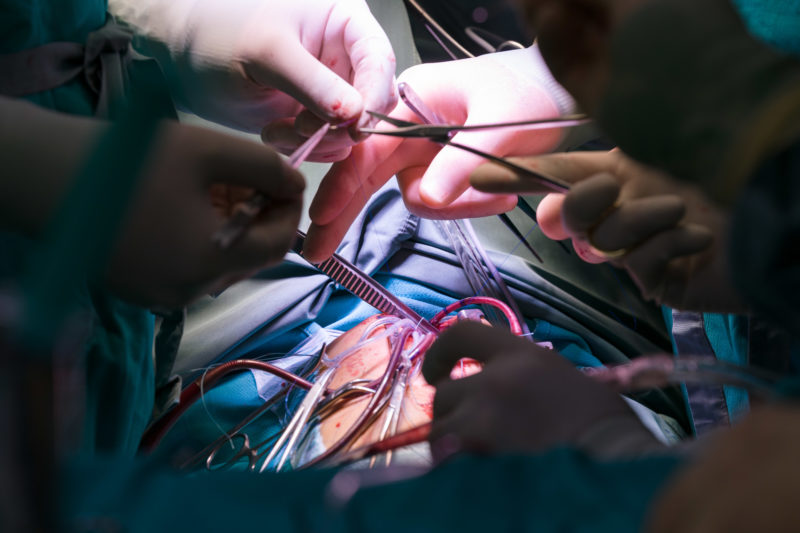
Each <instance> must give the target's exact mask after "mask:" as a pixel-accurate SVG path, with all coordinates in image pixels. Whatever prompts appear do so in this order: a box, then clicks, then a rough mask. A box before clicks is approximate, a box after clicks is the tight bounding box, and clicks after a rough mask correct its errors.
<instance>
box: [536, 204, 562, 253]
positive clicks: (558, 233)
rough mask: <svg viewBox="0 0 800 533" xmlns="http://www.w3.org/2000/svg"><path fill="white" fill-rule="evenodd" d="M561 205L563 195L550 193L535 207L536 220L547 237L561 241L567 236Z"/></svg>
mask: <svg viewBox="0 0 800 533" xmlns="http://www.w3.org/2000/svg"><path fill="white" fill-rule="evenodd" d="M563 206H564V195H563V194H561V193H551V194H548V195H547V196H545V197H544V198H542V200H541V201H540V202H539V206H538V207H537V208H536V220H537V222H538V223H539V228H541V230H542V233H544V234H545V236H546V237H547V238H549V239H553V240H555V241H562V240H564V239H566V238H568V237H569V233H568V232H567V230H566V228H565V227H564V223H563V220H562V218H561V211H562V208H563Z"/></svg>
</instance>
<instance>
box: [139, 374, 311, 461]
mask: <svg viewBox="0 0 800 533" xmlns="http://www.w3.org/2000/svg"><path fill="white" fill-rule="evenodd" d="M242 370H262V371H264V372H269V373H270V374H273V375H275V376H278V377H279V378H281V379H283V380H286V381H288V382H290V383H293V384H294V385H297V386H298V387H301V388H303V389H305V390H310V389H311V387H312V383H311V382H309V381H307V380H305V379H303V378H301V377H300V376H296V375H294V374H292V373H291V372H289V371H288V370H284V369H283V368H280V367H277V366H275V365H272V364H270V363H266V362H264V361H255V360H251V359H237V360H235V361H228V362H227V363H223V364H222V365H220V366H218V367H215V368H212V369H210V370H208V372H206V373H205V374H203V375H202V376H201V377H199V378H197V379H196V380H195V381H194V382H192V384H191V385H189V386H188V387H186V388H185V389H183V391H182V392H181V396H180V401H179V403H178V405H177V406H176V407H175V408H174V409H173V410H171V411H170V412H168V413H167V414H165V415H164V416H162V417H161V418H160V419H158V420H157V421H156V422H155V423H153V424H152V425H151V426H150V427H149V428H147V431H146V432H145V434H144V436H142V441H141V443H140V444H139V450H140V451H142V452H145V453H149V452H152V451H153V450H154V449H155V447H156V446H158V444H159V443H160V442H161V439H163V438H164V435H166V434H167V432H168V431H169V430H170V429H171V428H172V426H174V425H175V422H177V421H178V418H180V416H181V415H182V414H183V413H185V412H186V410H187V409H189V407H191V406H192V405H193V404H194V402H196V401H197V400H198V399H199V398H200V396H201V395H202V393H203V389H212V388H214V387H215V386H216V385H217V384H218V383H219V381H220V380H221V379H222V378H223V377H225V376H227V375H228V374H230V373H232V372H239V371H242Z"/></svg>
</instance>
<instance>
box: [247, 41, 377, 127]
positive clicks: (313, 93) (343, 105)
mask: <svg viewBox="0 0 800 533" xmlns="http://www.w3.org/2000/svg"><path fill="white" fill-rule="evenodd" d="M248 71H249V74H250V76H251V77H252V78H253V80H254V81H255V82H256V83H259V84H261V85H263V86H264V87H274V88H276V89H279V90H281V91H283V92H285V93H287V94H289V95H290V96H292V97H293V98H295V99H296V100H298V101H299V102H300V103H302V104H303V106H305V107H306V108H308V109H309V110H311V111H312V112H313V113H314V114H316V115H317V116H319V117H320V118H323V119H325V120H327V121H330V122H334V123H338V122H343V121H346V120H349V119H351V118H354V117H356V116H358V115H359V114H360V113H361V112H362V110H363V109H364V102H363V99H362V97H361V95H360V94H359V92H358V91H357V90H356V89H355V88H354V87H353V86H351V85H350V84H349V83H347V82H346V81H345V80H343V79H342V78H340V77H339V76H338V75H337V74H336V73H335V72H333V71H332V70H330V69H329V68H328V67H326V66H325V65H323V64H322V63H320V61H319V60H318V59H317V58H316V57H315V56H313V55H312V54H310V53H309V52H308V50H306V49H305V48H303V46H302V44H300V42H299V41H296V40H291V39H287V43H286V44H285V46H284V47H283V48H282V49H281V50H280V53H275V51H274V50H268V51H265V52H264V54H263V55H262V56H261V57H258V58H256V60H255V61H254V65H252V66H250V67H249V68H248Z"/></svg>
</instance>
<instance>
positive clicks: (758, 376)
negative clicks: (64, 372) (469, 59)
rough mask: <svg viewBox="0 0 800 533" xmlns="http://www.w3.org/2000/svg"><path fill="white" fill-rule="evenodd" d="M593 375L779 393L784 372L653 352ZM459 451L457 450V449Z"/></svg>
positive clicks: (631, 382) (373, 449) (656, 384)
mask: <svg viewBox="0 0 800 533" xmlns="http://www.w3.org/2000/svg"><path fill="white" fill-rule="evenodd" d="M582 371H583V372H584V373H585V374H586V375H587V376H588V377H590V378H592V379H594V380H596V381H599V382H600V383H603V384H604V385H606V386H608V387H609V388H611V389H613V390H614V391H615V392H618V393H627V392H635V391H641V390H647V389H654V388H660V387H665V386H668V385H672V384H680V383H706V384H707V383H715V384H723V385H732V386H736V387H742V388H745V389H747V390H749V391H750V392H752V393H756V394H762V395H769V394H774V393H776V385H778V383H779V381H780V376H778V375H776V374H773V373H771V372H768V371H765V370H761V369H759V368H754V367H752V366H740V365H735V364H731V363H726V362H724V361H717V360H715V359H713V358H708V357H700V356H687V357H681V358H676V357H674V356H672V355H653V356H645V357H640V358H638V359H634V360H633V361H631V362H630V363H624V364H620V365H614V366H609V367H593V368H584V369H582ZM431 428H432V423H431V422H428V423H425V424H422V425H420V426H417V427H415V428H411V429H409V430H406V431H404V432H402V433H398V434H396V435H392V436H391V437H388V438H385V439H382V440H379V441H377V442H373V443H371V444H367V445H364V446H361V447H359V448H355V449H353V450H350V451H349V452H347V453H344V454H341V455H339V456H338V457H336V458H335V459H334V460H333V461H331V462H330V463H328V465H327V466H335V465H342V464H347V463H352V462H355V461H359V460H361V459H364V458H366V457H370V456H374V455H377V454H383V453H388V452H390V451H392V450H395V449H397V448H401V447H404V446H410V445H412V444H417V443H420V442H423V441H425V440H428V438H429V436H430V432H431ZM456 451H457V450H456Z"/></svg>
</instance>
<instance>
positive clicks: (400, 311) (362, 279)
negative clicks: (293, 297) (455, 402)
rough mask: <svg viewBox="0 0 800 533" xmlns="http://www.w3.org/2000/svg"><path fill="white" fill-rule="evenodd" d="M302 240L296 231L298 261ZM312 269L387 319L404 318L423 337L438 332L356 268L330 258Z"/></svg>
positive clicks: (344, 261) (338, 256)
mask: <svg viewBox="0 0 800 533" xmlns="http://www.w3.org/2000/svg"><path fill="white" fill-rule="evenodd" d="M305 238H306V234H305V233H303V232H302V231H300V230H297V239H296V240H295V243H294V247H293V248H292V250H293V251H294V252H295V253H297V254H298V255H300V256H301V257H302V255H303V243H304V242H305ZM313 266H314V267H315V268H317V269H319V270H321V271H322V272H324V273H325V274H327V275H328V276H330V277H331V279H333V280H334V281H336V282H337V283H339V284H340V285H341V286H342V287H344V288H345V289H347V290H348V291H350V292H352V293H353V294H355V295H356V296H358V297H359V298H361V299H362V300H363V301H365V302H366V303H368V304H369V305H371V306H372V307H374V308H375V309H377V310H378V311H382V312H384V313H386V314H389V315H396V316H400V317H403V318H408V319H409V320H411V321H412V322H414V324H416V325H417V327H419V328H420V329H422V330H423V331H424V332H425V333H432V334H434V335H438V334H439V330H438V329H436V328H435V327H434V326H432V325H431V323H430V322H428V321H427V320H426V319H424V318H423V317H422V316H420V315H419V314H418V313H417V312H416V311H414V310H413V309H411V308H410V307H408V306H407V305H406V304H404V303H403V302H402V301H401V300H400V299H399V298H398V297H397V296H395V295H394V294H392V293H391V292H389V291H388V290H387V289H386V288H385V287H384V286H383V285H381V284H380V283H378V282H377V281H375V280H374V279H372V277H370V276H369V275H368V274H366V273H364V272H362V271H361V270H360V269H359V268H358V267H356V266H355V265H353V264H352V263H351V262H350V261H348V260H347V259H345V258H344V257H342V256H340V255H339V254H333V255H332V256H331V257H330V258H328V259H326V260H325V261H323V262H322V263H320V264H318V265H313Z"/></svg>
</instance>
